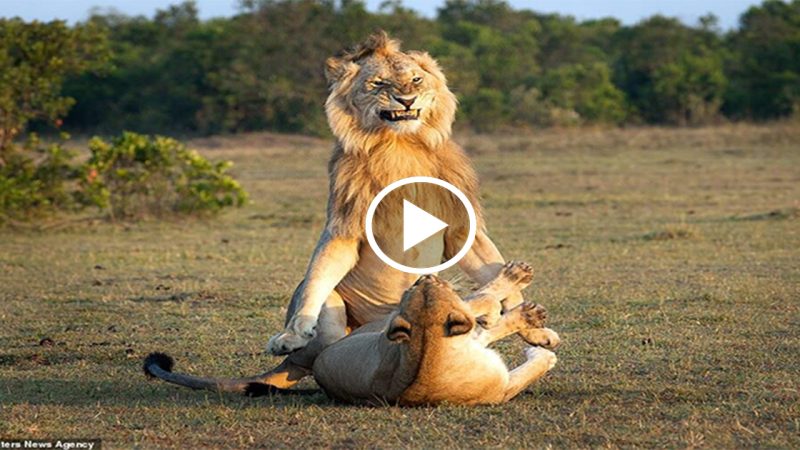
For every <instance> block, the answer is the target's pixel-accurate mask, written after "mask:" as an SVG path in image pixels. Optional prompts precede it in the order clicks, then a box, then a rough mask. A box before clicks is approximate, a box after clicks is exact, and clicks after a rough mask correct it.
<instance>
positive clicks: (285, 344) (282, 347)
mask: <svg viewBox="0 0 800 450" xmlns="http://www.w3.org/2000/svg"><path fill="white" fill-rule="evenodd" d="M308 342H309V340H308V339H303V338H301V337H300V336H298V335H296V334H294V333H290V332H287V331H284V332H283V333H280V334H276V335H275V336H272V338H271V339H270V340H269V342H268V343H267V352H269V353H271V354H273V355H275V356H281V355H288V354H289V353H292V352H293V351H295V350H300V349H301V348H303V347H305V346H306V345H308Z"/></svg>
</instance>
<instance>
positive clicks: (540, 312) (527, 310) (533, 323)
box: [520, 303, 547, 328]
mask: <svg viewBox="0 0 800 450" xmlns="http://www.w3.org/2000/svg"><path fill="white" fill-rule="evenodd" d="M520 308H521V310H520V312H521V313H522V318H523V319H525V324H526V325H527V326H528V328H544V323H545V321H547V310H546V309H545V308H544V306H542V305H540V304H538V303H523V304H522V305H520Z"/></svg>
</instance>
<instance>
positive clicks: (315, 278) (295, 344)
mask: <svg viewBox="0 0 800 450" xmlns="http://www.w3.org/2000/svg"><path fill="white" fill-rule="evenodd" d="M358 248H359V241H358V239H345V238H334V237H331V236H330V234H328V232H327V231H326V232H324V233H323V234H322V237H321V238H320V241H319V243H318V244H317V248H316V249H315V250H314V255H313V256H312V257H311V262H310V263H309V265H308V270H307V271H306V276H305V279H304V280H303V282H302V283H300V285H299V286H298V287H297V290H295V292H294V295H292V301H291V303H290V304H289V310H288V312H287V314H286V326H285V329H284V330H283V332H281V333H279V334H277V335H275V336H274V337H273V338H272V339H270V342H269V344H267V350H268V351H269V352H270V353H273V354H276V355H279V354H285V353H287V352H291V351H294V350H297V349H300V348H303V347H305V346H306V345H307V344H308V343H309V342H311V340H312V339H314V337H315V336H316V335H317V321H318V319H319V317H320V312H321V311H322V308H323V306H324V305H325V302H326V301H327V300H328V299H329V297H330V296H331V294H332V293H333V292H334V289H335V288H336V286H337V285H338V284H339V283H340V282H341V281H342V279H343V278H344V277H345V276H346V275H347V274H348V273H349V272H350V270H351V269H352V268H353V267H354V266H355V264H356V262H357V261H358Z"/></svg>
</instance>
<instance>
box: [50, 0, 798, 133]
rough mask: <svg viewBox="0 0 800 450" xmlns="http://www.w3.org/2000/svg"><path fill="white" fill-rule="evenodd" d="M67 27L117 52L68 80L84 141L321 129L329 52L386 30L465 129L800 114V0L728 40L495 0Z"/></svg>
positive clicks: (774, 6) (751, 17)
mask: <svg viewBox="0 0 800 450" xmlns="http://www.w3.org/2000/svg"><path fill="white" fill-rule="evenodd" d="M73 28H75V29H88V28H90V29H92V30H100V31H98V32H99V33H101V34H102V35H103V37H104V42H103V44H102V45H100V44H98V46H99V47H103V51H104V52H107V55H108V56H107V57H105V58H103V60H104V61H105V60H107V63H106V64H104V65H103V67H100V68H98V67H97V65H96V64H94V65H92V66H91V67H87V68H86V69H85V70H75V71H72V72H71V73H70V74H69V75H68V76H67V77H66V79H65V80H64V82H63V86H62V87H61V88H62V92H63V95H64V96H65V97H67V98H73V99H75V102H74V105H73V106H72V108H71V109H70V110H69V114H68V115H67V116H66V117H65V118H64V127H66V128H67V129H69V130H74V131H81V132H101V133H111V132H118V131H121V130H134V131H138V132H147V133H154V132H161V133H165V132H166V133H189V134H214V133H233V132H243V131H253V130H276V131H286V132H300V133H313V134H322V133H325V132H326V130H327V125H326V122H325V117H324V112H323V108H322V105H323V102H324V98H325V96H326V85H325V81H324V78H323V76H322V66H323V62H324V60H325V58H326V57H328V56H330V55H332V54H335V53H336V52H338V51H339V50H341V49H342V48H345V47H347V46H350V45H352V44H354V43H357V42H359V41H361V40H362V39H363V38H364V37H365V36H367V35H368V34H369V33H371V32H373V31H374V30H375V29H378V28H380V29H385V30H386V31H388V32H389V33H390V34H391V35H392V36H394V37H396V38H398V39H400V40H402V41H403V43H404V47H405V48H407V49H424V50H427V51H429V52H430V53H431V54H432V55H433V56H434V57H436V58H437V59H438V60H439V62H440V63H441V64H442V66H443V67H444V68H445V71H446V72H445V73H446V74H447V75H448V78H449V80H450V85H451V88H452V89H453V91H454V92H455V93H456V94H457V96H458V98H459V101H460V104H461V107H460V113H459V114H460V117H459V120H460V121H461V123H465V124H469V125H470V126H472V127H474V128H475V129H478V130H481V131H491V130H496V129H498V128H503V127H540V126H569V125H580V124H609V125H624V124H645V123H646V124H664V125H697V124H706V123H714V122H719V121H725V120H756V121H762V120H773V119H778V118H782V117H788V116H791V115H793V114H797V113H798V112H800V0H790V1H782V0H766V1H764V2H763V3H761V4H760V5H758V6H753V7H751V8H750V9H748V10H747V11H745V12H744V13H743V14H742V16H741V17H740V21H739V25H738V27H737V28H735V29H733V30H729V31H722V30H721V29H720V27H719V25H718V21H717V19H716V17H714V16H713V15H707V16H705V17H703V18H701V19H700V20H699V21H698V23H697V24H693V25H689V24H685V23H682V22H681V21H679V20H678V19H676V18H670V17H663V16H653V17H650V18H648V19H646V20H643V21H641V22H639V23H637V24H635V25H631V26H626V25H623V24H621V23H620V22H619V21H618V20H616V19H613V18H606V19H599V20H586V21H577V20H575V19H574V18H572V17H567V16H561V15H555V14H541V13H537V12H534V11H530V10H525V9H519V10H518V9H513V8H512V7H510V6H509V5H508V4H507V3H505V2H504V1H499V0H448V1H447V2H446V3H445V4H444V6H442V7H441V8H440V9H439V10H438V14H437V15H436V17H435V18H426V17H423V16H420V15H419V14H418V13H416V12H415V11H413V10H411V9H408V8H406V7H404V6H403V4H402V2H401V1H398V0H390V1H386V2H384V3H383V5H382V7H381V8H380V10H378V11H377V12H370V11H368V10H367V9H366V7H365V5H364V3H363V2H361V1H357V0H339V1H334V0H244V1H242V3H241V6H240V10H239V13H238V14H237V15H235V16H233V17H230V18H216V19H211V20H200V19H199V18H198V11H197V7H196V5H195V4H194V3H193V2H184V3H180V4H177V5H174V6H170V7H168V8H166V9H164V10H159V11H157V12H156V13H155V15H154V16H153V17H149V18H148V17H141V16H137V17H130V16H125V15H120V14H116V13H113V12H94V13H93V14H91V16H90V18H89V19H88V20H87V21H86V22H84V23H79V24H76V25H74V26H73ZM73 53H74V52H73ZM80 66H81V65H80V64H76V67H80Z"/></svg>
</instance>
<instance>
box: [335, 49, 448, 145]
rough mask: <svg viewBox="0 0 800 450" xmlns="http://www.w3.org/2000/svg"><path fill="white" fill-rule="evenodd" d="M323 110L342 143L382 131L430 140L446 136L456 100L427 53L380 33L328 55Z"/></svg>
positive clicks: (358, 141)
mask: <svg viewBox="0 0 800 450" xmlns="http://www.w3.org/2000/svg"><path fill="white" fill-rule="evenodd" d="M326 75H327V77H328V81H329V83H330V86H331V93H330V95H329V97H328V101H327V102H326V112H327V114H328V120H329V122H330V125H331V128H332V130H333V132H334V134H336V136H337V137H338V138H339V139H340V140H341V141H343V143H344V144H345V145H347V144H349V143H350V144H353V145H362V146H363V145H369V143H368V142H367V141H369V139H370V136H381V137H384V138H385V137H386V133H393V134H396V135H406V136H418V137H420V138H421V139H422V140H423V141H424V142H426V143H427V144H430V145H436V144H437V143H438V144H440V143H441V142H443V141H444V140H446V139H447V138H449V134H450V129H451V126H452V122H453V119H454V116H455V110H456V100H455V97H454V96H453V94H452V92H450V90H449V89H448V88H447V81H446V79H445V77H444V75H443V74H442V72H441V70H440V69H439V67H438V65H437V63H436V61H434V60H433V58H431V57H430V55H428V54H427V53H421V52H407V53H405V52H402V51H400V49H399V44H398V43H397V42H396V41H393V40H391V39H389V38H388V37H386V35H385V34H378V35H375V36H372V37H370V38H369V39H368V40H367V41H366V42H365V43H363V44H361V46H360V47H359V48H358V49H357V50H356V51H354V52H353V53H350V54H347V55H345V56H343V57H334V58H329V59H328V61H327V67H326Z"/></svg>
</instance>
